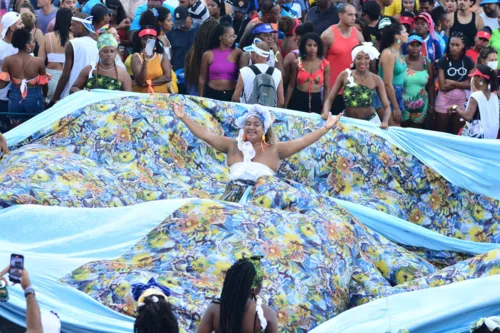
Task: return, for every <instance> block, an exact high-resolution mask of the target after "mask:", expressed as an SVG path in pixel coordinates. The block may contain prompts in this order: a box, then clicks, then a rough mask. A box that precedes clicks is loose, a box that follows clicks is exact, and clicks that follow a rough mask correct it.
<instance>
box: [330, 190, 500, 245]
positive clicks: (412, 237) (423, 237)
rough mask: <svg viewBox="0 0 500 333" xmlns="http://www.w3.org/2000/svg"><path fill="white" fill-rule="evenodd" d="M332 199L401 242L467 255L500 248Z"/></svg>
mask: <svg viewBox="0 0 500 333" xmlns="http://www.w3.org/2000/svg"><path fill="white" fill-rule="evenodd" d="M334 200H335V202H337V203H338V204H339V205H340V206H342V207H344V208H345V209H347V211H348V212H349V213H351V214H352V215H354V216H355V217H356V218H358V219H359V220H360V221H361V222H362V223H363V224H364V225H366V226H367V227H368V228H370V229H371V230H374V231H376V232H378V233H380V234H381V235H382V236H384V237H386V238H388V239H390V240H392V241H394V242H397V243H400V244H404V245H409V246H418V247H424V248H426V249H429V250H436V251H454V252H464V253H470V254H482V253H486V252H489V251H492V250H495V249H498V248H500V244H496V243H479V242H473V241H467V240H461V239H457V238H453V237H447V236H444V235H441V234H440V233H438V232H435V231H433V230H429V229H426V228H424V227H422V226H420V225H417V224H414V223H411V222H407V221H405V220H403V219H401V218H399V217H395V216H392V215H389V214H386V213H384V212H380V211H378V210H376V209H373V208H370V207H365V206H362V205H359V204H356V203H352V202H349V201H345V200H341V199H334Z"/></svg>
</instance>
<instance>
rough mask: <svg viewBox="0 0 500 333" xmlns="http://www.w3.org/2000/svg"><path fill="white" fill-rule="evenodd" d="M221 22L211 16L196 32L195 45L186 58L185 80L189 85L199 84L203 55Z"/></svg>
mask: <svg viewBox="0 0 500 333" xmlns="http://www.w3.org/2000/svg"><path fill="white" fill-rule="evenodd" d="M218 25H219V22H218V21H217V20H216V19H214V18H212V17H211V18H209V19H208V20H206V21H205V22H203V24H202V25H201V26H200V28H199V29H198V31H197V32H196V37H195V40H194V43H193V45H192V46H191V48H190V49H189V51H188V52H187V54H186V58H184V80H185V83H186V86H187V87H192V86H195V87H196V85H197V84H198V77H199V75H200V69H201V57H202V56H203V53H205V51H207V50H208V47H209V44H210V42H211V40H212V36H213V34H214V32H215V29H216V28H217V26H218Z"/></svg>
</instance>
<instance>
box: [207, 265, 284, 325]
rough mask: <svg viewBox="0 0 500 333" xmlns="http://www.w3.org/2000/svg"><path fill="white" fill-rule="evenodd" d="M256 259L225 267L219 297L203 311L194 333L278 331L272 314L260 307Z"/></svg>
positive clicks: (261, 278) (259, 287) (258, 270)
mask: <svg viewBox="0 0 500 333" xmlns="http://www.w3.org/2000/svg"><path fill="white" fill-rule="evenodd" d="M260 259H261V257H260V256H253V257H250V258H248V259H247V258H243V259H240V260H238V261H237V262H236V263H234V264H233V265H232V266H231V268H229V270H228V271H227V273H226V278H225V279H224V285H223V287H222V293H221V297H220V298H219V299H216V300H214V301H213V302H212V304H210V306H209V307H208V309H207V310H206V311H205V314H204V315H203V317H202V318H201V322H200V326H198V333H212V332H214V331H215V332H216V333H235V332H238V333H255V332H259V333H261V332H266V333H275V332H278V320H277V316H276V312H274V310H272V309H271V308H270V307H269V306H268V305H266V304H262V298H261V297H260V296H259V293H260V291H261V289H262V281H263V274H262V269H261V265H260Z"/></svg>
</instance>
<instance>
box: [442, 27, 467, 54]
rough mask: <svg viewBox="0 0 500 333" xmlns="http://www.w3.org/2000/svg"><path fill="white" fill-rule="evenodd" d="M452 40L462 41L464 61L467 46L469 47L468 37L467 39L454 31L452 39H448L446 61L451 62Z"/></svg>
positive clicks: (461, 33) (459, 32)
mask: <svg viewBox="0 0 500 333" xmlns="http://www.w3.org/2000/svg"><path fill="white" fill-rule="evenodd" d="M452 38H459V39H460V40H462V43H463V44H464V47H463V49H462V53H461V55H460V59H463V57H465V52H466V50H465V45H467V37H465V35H464V34H463V32H461V31H453V33H452V34H451V36H450V38H448V45H446V59H447V60H450V44H451V40H452Z"/></svg>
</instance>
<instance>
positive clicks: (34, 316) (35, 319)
mask: <svg viewBox="0 0 500 333" xmlns="http://www.w3.org/2000/svg"><path fill="white" fill-rule="evenodd" d="M20 267H22V268H20ZM7 273H9V280H10V281H11V282H13V283H20V284H21V287H22V288H23V290H24V296H25V297H26V333H42V332H44V333H46V331H45V330H44V329H43V327H42V318H41V315H40V307H39V306H38V302H37V300H36V296H35V289H34V288H33V287H32V285H31V281H30V277H29V274H28V271H27V270H25V269H24V257H23V256H22V255H19V254H12V255H11V264H10V265H9V266H7V267H6V268H5V269H4V270H3V271H2V272H0V277H3V276H4V275H5V274H7Z"/></svg>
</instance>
